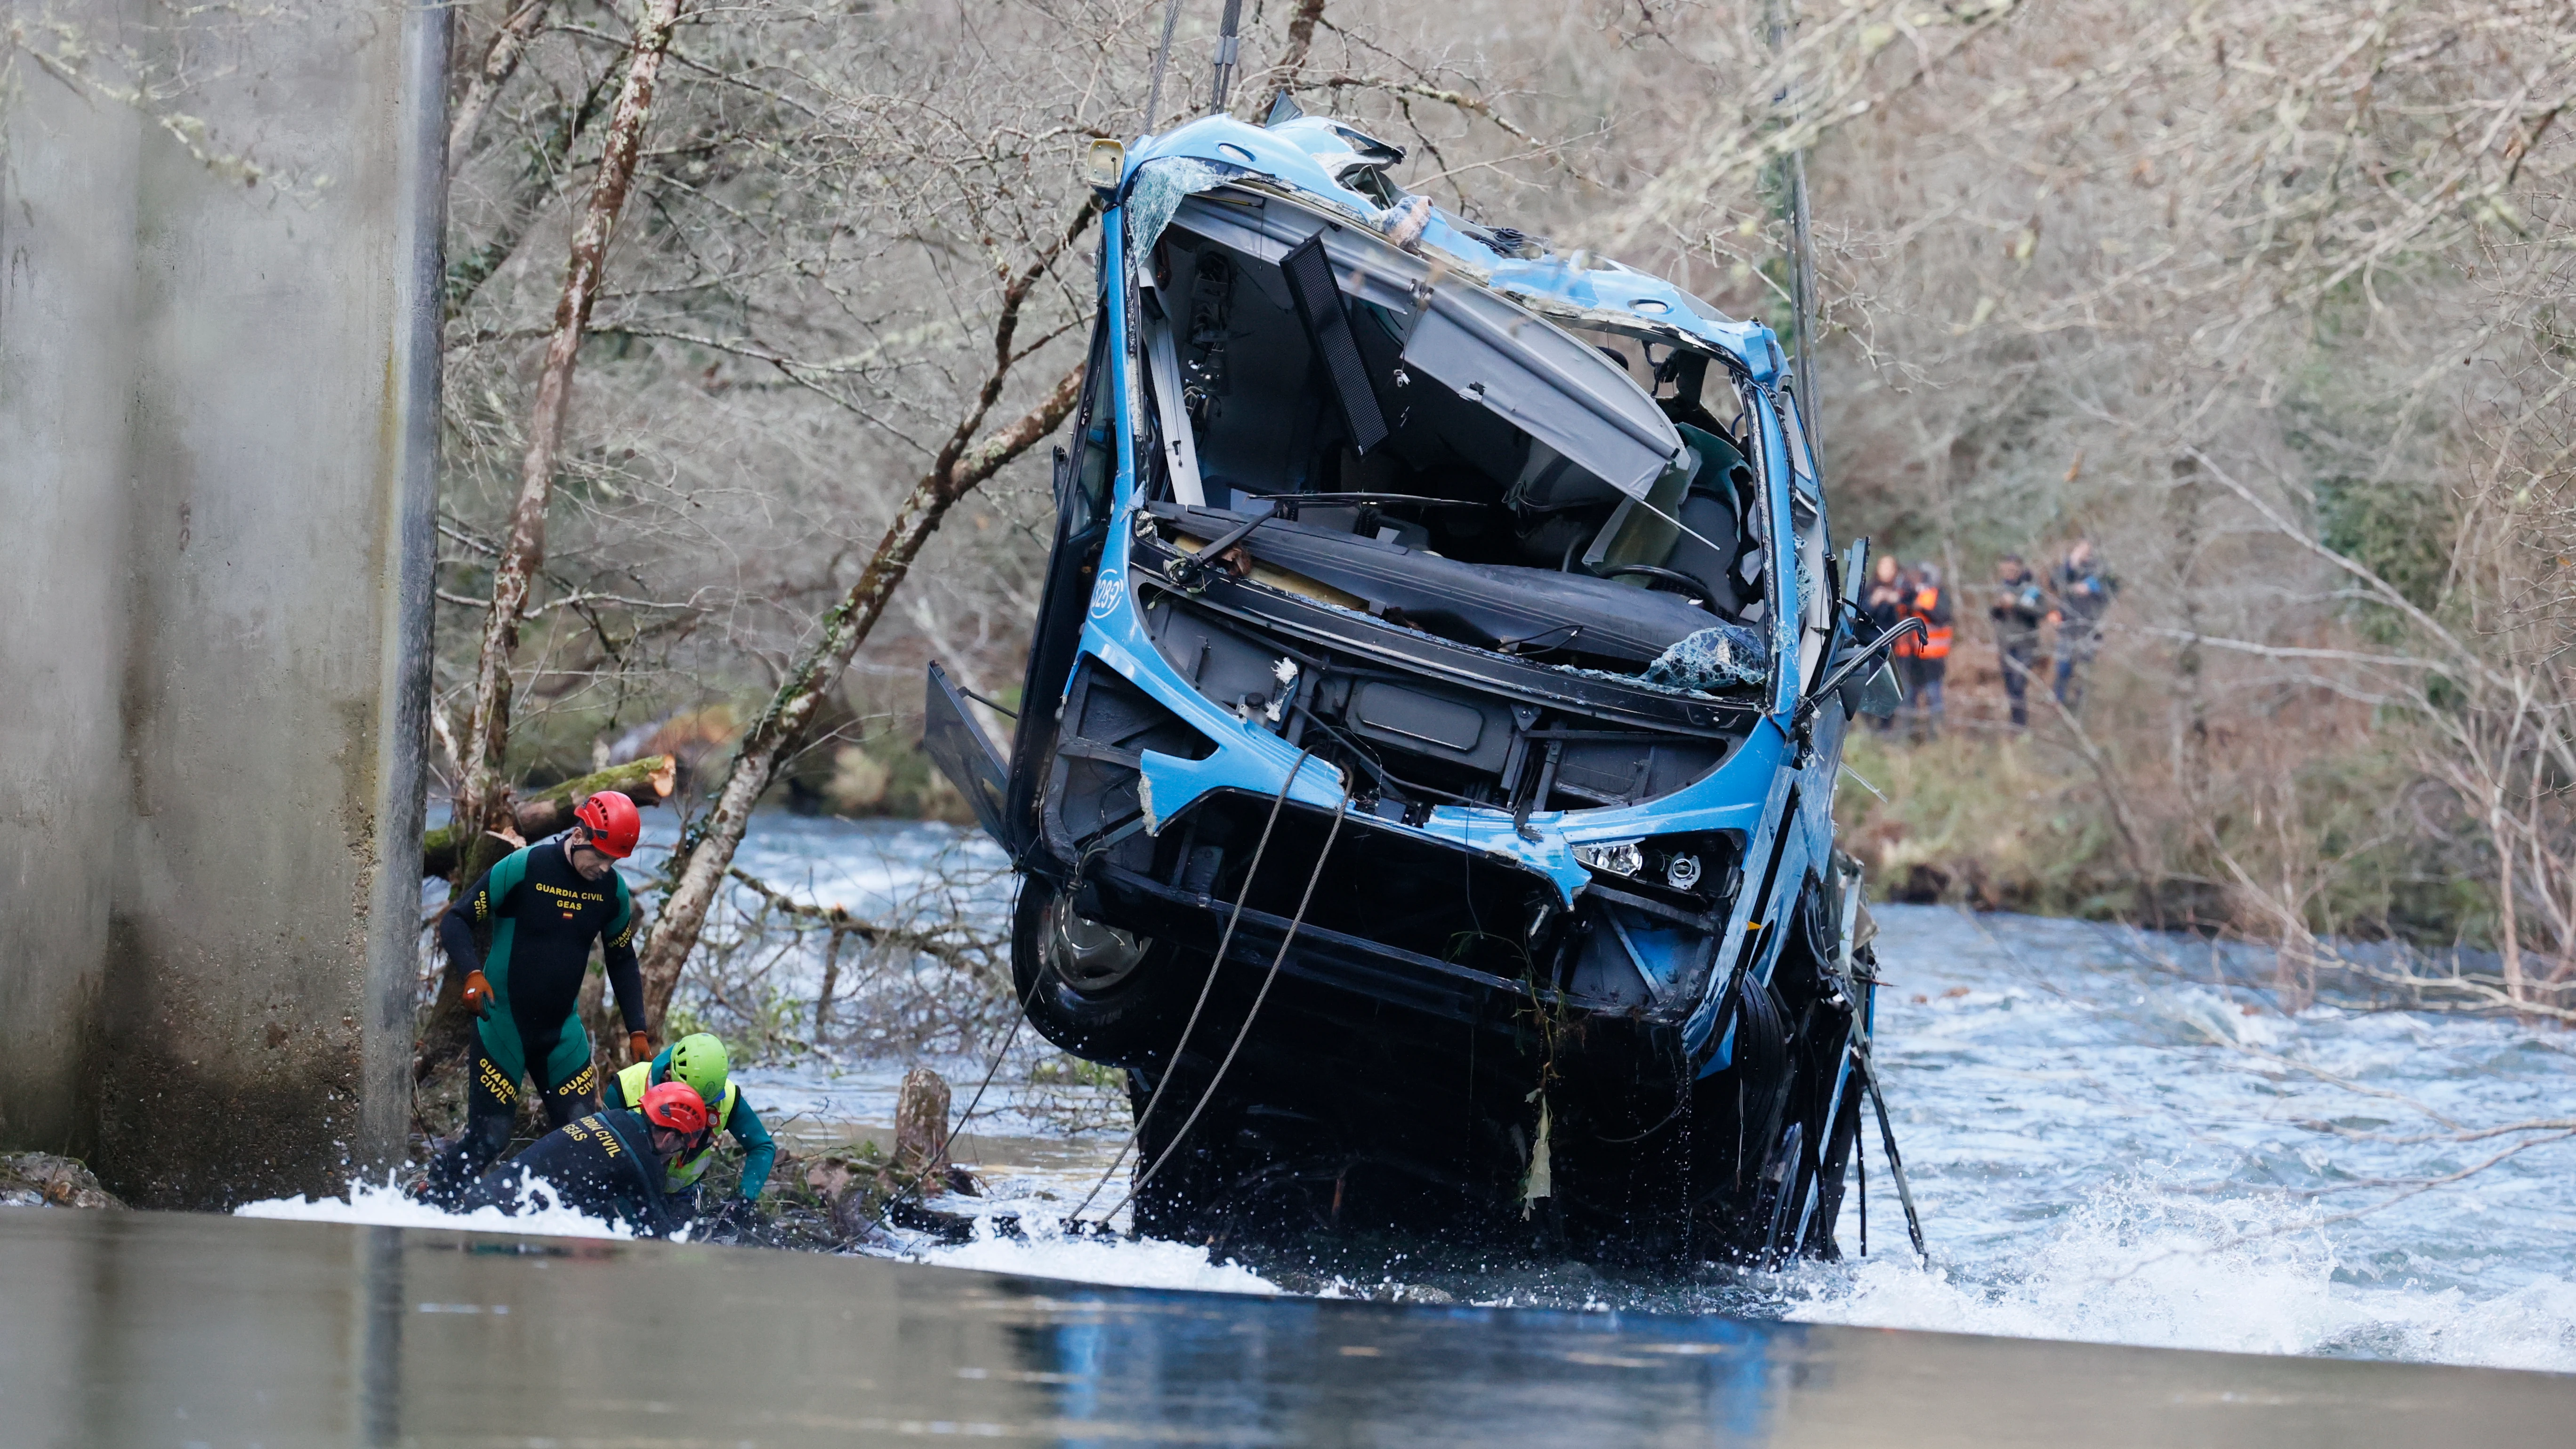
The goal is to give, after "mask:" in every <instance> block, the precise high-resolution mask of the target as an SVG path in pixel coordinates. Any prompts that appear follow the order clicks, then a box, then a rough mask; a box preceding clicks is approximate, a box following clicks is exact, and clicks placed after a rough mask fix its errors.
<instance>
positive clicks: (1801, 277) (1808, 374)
mask: <svg viewBox="0 0 2576 1449" xmlns="http://www.w3.org/2000/svg"><path fill="white" fill-rule="evenodd" d="M1796 5H1797V0H1771V53H1772V54H1773V55H1775V56H1777V57H1780V58H1781V59H1783V60H1785V59H1786V58H1787V56H1788V53H1789V33H1790V31H1792V30H1794V29H1795V28H1796V27H1797V16H1796V10H1795V7H1796ZM1792 91H1793V87H1792V85H1791V83H1790V81H1789V79H1788V77H1787V76H1786V74H1785V73H1784V74H1783V77H1782V79H1781V83H1780V89H1779V90H1778V91H1777V92H1776V93H1774V94H1773V96H1772V102H1773V104H1774V105H1776V106H1778V107H1779V109H1780V112H1781V115H1782V117H1783V119H1784V122H1785V124H1787V125H1790V126H1793V127H1794V126H1795V125H1796V124H1797V122H1798V116H1797V105H1796V97H1795V96H1794V95H1793V94H1792ZM1780 181H1781V192H1782V197H1781V202H1782V209H1783V210H1785V211H1786V212H1787V213H1788V221H1789V305H1790V308H1791V309H1792V310H1793V311H1794V312H1795V313H1796V314H1797V315H1796V317H1795V318H1794V320H1793V321H1792V322H1791V324H1790V333H1791V342H1792V345H1793V347H1794V351H1793V352H1792V353H1791V357H1792V359H1793V360H1792V363H1791V365H1792V367H1793V368H1794V369H1795V371H1796V373H1797V393H1798V421H1799V422H1800V423H1802V424H1803V425H1805V428H1806V433H1807V453H1808V456H1810V457H1812V458H1814V459H1815V460H1816V467H1817V470H1818V471H1819V472H1821V471H1822V470H1823V468H1824V448H1825V435H1824V429H1823V428H1822V427H1821V426H1820V425H1819V424H1818V422H1817V408H1818V403H1819V401H1820V399H1818V398H1817V396H1816V349H1815V345H1814V343H1815V315H1816V249H1815V244H1814V240H1813V238H1812V237H1811V236H1810V234H1809V232H1808V226H1807V221H1808V216H1807V152H1806V148H1805V147H1803V146H1802V147H1798V148H1796V149H1794V150H1792V151H1790V152H1789V154H1788V155H1787V156H1785V157H1783V158H1782V159H1781V163H1780Z"/></svg>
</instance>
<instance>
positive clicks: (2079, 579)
mask: <svg viewBox="0 0 2576 1449" xmlns="http://www.w3.org/2000/svg"><path fill="white" fill-rule="evenodd" d="M2054 582H2055V584H2056V594H2057V608H2056V611H2055V612H2054V613H2052V614H2051V615H2050V617H2051V618H2053V619H2055V620H2056V621H2057V702H2058V703H2059V704H2062V705H2064V706H2066V708H2067V709H2068V710H2069V711H2070V712H2071V711H2073V710H2075V709H2076V708H2078V707H2079V706H2081V705H2082V704H2083V703H2084V678H2083V669H2084V666H2086V665H2088V664H2090V663H2092V662H2093V651H2094V650H2095V649H2097V648H2099V647H2101V643H2102V616H2103V615H2104V614H2105V613H2107V612H2109V610H2110V608H2111V595H2112V594H2114V593H2116V592H2117V591H2118V590H2119V587H2120V586H2119V584H2118V583H2117V582H2116V581H2114V580H2113V579H2111V578H2110V577H2108V576H2107V575H2105V574H2104V573H2103V572H2102V569H2101V566H2100V565H2099V564H2097V563H2095V562H2094V561H2093V540H2091V539H2089V538H2079V539H2077V540H2075V544H2074V546H2073V547H2071V548H2069V549H2068V550H2066V562H2064V563H2062V564H2059V565H2058V566H2057V578H2056V579H2055V580H2054Z"/></svg>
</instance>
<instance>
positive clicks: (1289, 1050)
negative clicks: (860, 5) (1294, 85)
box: [925, 106, 1894, 1262]
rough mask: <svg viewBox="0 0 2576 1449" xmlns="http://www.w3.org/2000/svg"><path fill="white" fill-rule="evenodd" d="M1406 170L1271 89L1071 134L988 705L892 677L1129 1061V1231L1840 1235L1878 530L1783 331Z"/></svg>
mask: <svg viewBox="0 0 2576 1449" xmlns="http://www.w3.org/2000/svg"><path fill="white" fill-rule="evenodd" d="M1402 155H1403V153H1402V152H1401V151H1400V150H1399V149H1398V148H1396V147H1394V146H1391V145H1388V144H1387V143H1385V142H1383V141H1381V140H1378V139H1376V138H1374V137H1371V136H1369V135H1367V134H1365V133H1363V132H1361V131H1359V130H1357V129H1355V128H1353V127H1351V126H1348V125H1345V124H1342V123H1339V122H1336V121H1333V120H1330V119H1327V118H1323V117H1319V116H1307V115H1301V114H1297V113H1295V112H1294V109H1293V107H1287V106H1282V107H1281V108H1280V109H1279V111H1277V112H1275V113H1274V114H1273V116H1272V117H1271V119H1270V121H1269V122H1268V123H1267V124H1264V125H1259V126H1255V125H1248V124H1244V123H1241V122H1238V121H1235V120H1232V119H1230V118H1226V117H1222V116H1217V117H1210V118H1208V119H1204V120H1200V121H1196V122H1194V123H1191V124H1188V125H1185V126H1181V127H1179V128H1177V129H1175V130H1172V131H1170V132H1168V133H1166V134H1163V135H1160V136H1155V137H1148V138H1145V139H1143V140H1141V141H1139V142H1137V143H1136V144H1134V145H1133V146H1121V145H1118V144H1116V143H1111V142H1102V143H1098V144H1097V145H1096V146H1095V148H1094V151H1093V154H1092V156H1091V157H1090V165H1089V173H1090V179H1091V181H1092V184H1093V185H1094V186H1095V187H1096V188H1097V189H1098V193H1099V198H1100V202H1101V205H1102V206H1103V208H1104V227H1103V231H1102V245H1101V249H1100V271H1099V277H1100V296H1099V303H1100V313H1099V319H1098V324H1097V327H1096V329H1095V331H1094V335H1093V338H1092V341H1091V352H1090V362H1089V366H1088V371H1087V376H1086V378H1085V381H1084V386H1083V391H1082V395H1081V400H1080V403H1079V406H1078V411H1077V413H1076V415H1075V419H1074V424H1073V436H1072V438H1071V440H1070V444H1069V446H1067V447H1065V448H1061V449H1059V450H1058V452H1057V455H1056V471H1055V479H1054V486H1055V499H1056V505H1057V530H1056V535H1055V541H1054V553H1053V558H1052V561H1051V564H1050V567H1049V572H1048V575H1047V580H1046V584H1045V588H1044V593H1043V598H1042V603H1041V606H1040V609H1039V612H1038V614H1037V617H1036V619H1035V622H1034V629H1033V637H1032V640H1031V644H1030V650H1029V659H1028V667H1027V674H1026V679H1025V686H1024V689H1023V691H1022V696H1021V700H1022V705H1021V710H1020V713H1019V715H1018V716H1017V724H1016V730H1015V733H1014V734H1013V737H1012V739H1011V742H1010V745H1009V748H1008V750H1007V752H1005V751H1004V750H1003V749H1002V748H1000V747H999V746H997V745H996V744H995V743H994V742H993V740H992V738H991V736H990V735H988V734H987V733H986V732H985V730H984V729H983V728H982V726H981V725H980V724H979V723H978V721H977V719H976V717H975V715H974V714H973V713H972V712H971V711H970V710H969V708H968V706H967V702H966V700H965V698H964V697H963V696H962V695H961V692H960V691H959V689H958V688H957V687H956V686H955V685H954V684H953V683H951V682H950V681H949V680H948V678H947V677H946V676H945V675H944V673H942V672H941V671H940V670H939V668H938V667H937V666H936V665H935V664H934V665H933V666H932V670H931V678H930V682H929V691H928V698H927V707H926V712H925V718H926V729H925V744H926V746H927V747H928V749H929V750H930V752H931V754H932V755H933V757H934V758H935V759H936V760H937V761H938V763H939V764H940V766H941V768H942V770H943V771H944V772H945V773H946V774H947V775H948V777H949V778H950V779H951V780H952V781H953V782H954V783H955V784H956V785H957V786H958V788H959V789H960V790H961V791H962V792H963V793H964V794H965V796H966V797H967V799H968V800H969V801H970V802H971V803H972V805H973V807H974V809H975V812H976V815H977V818H978V820H979V821H980V822H981V824H982V825H983V827H984V829H985V830H987V831H988V832H989V833H990V834H991V835H992V836H993V837H994V838H995V839H996V840H998V841H999V842H1001V844H1002V845H1003V847H1004V848H1005V849H1006V850H1007V851H1008V852H1009V853H1010V855H1011V857H1012V859H1013V860H1014V862H1015V863H1016V865H1017V867H1018V870H1019V872H1020V882H1021V884H1020V892H1019V895H1018V899H1017V903H1016V906H1015V911H1014V926H1013V948H1014V971H1015V976H1016V984H1017V986H1018V989H1019V992H1020V996H1021V1000H1022V1002H1023V1003H1024V1006H1025V1009H1026V1011H1027V1015H1028V1019H1029V1021H1030V1022H1031V1023H1032V1024H1033V1025H1034V1026H1035V1028H1036V1029H1037V1030H1038V1031H1039V1032H1041V1033H1042V1034H1043V1035H1044V1036H1045V1037H1046V1038H1047V1039H1048V1040H1049V1041H1051V1042H1053V1043H1055V1044H1056V1045H1058V1046H1060V1047H1062V1048H1063V1049H1065V1050H1066V1051H1068V1052H1071V1053H1074V1054H1076V1055H1078V1056H1080V1057H1083V1058H1086V1059H1088V1060H1091V1061H1094V1062H1099V1063H1105V1064H1110V1065H1114V1066H1116V1067H1120V1068H1124V1069H1125V1072H1126V1080H1127V1082H1128V1090H1129V1092H1130V1095H1131V1096H1132V1098H1133V1101H1134V1106H1135V1110H1136V1113H1137V1118H1138V1127H1137V1133H1136V1140H1135V1144H1134V1145H1135V1148H1136V1157H1135V1161H1134V1167H1133V1175H1132V1178H1131V1181H1130V1189H1129V1190H1130V1194H1131V1196H1132V1201H1133V1204H1134V1209H1135V1212H1134V1222H1135V1224H1136V1226H1137V1228H1138V1229H1139V1230H1140V1231H1143V1232H1146V1233H1149V1234H1156V1235H1162V1236H1174V1237H1179V1236H1188V1237H1190V1238H1192V1239H1193V1240H1206V1239H1213V1238H1228V1239H1239V1238H1250V1237H1273V1238H1275V1237H1280V1236H1283V1235H1285V1236H1294V1235H1296V1234H1301V1233H1308V1232H1315V1231H1323V1232H1332V1231H1336V1230H1339V1231H1362V1230H1376V1229H1395V1230H1411V1229H1428V1230H1437V1231H1439V1232H1442V1233H1444V1234H1468V1235H1478V1236H1490V1237H1495V1238H1500V1239H1505V1240H1508V1239H1510V1238H1512V1237H1513V1236H1514V1235H1519V1234H1538V1235H1543V1236H1545V1237H1548V1238H1551V1239H1554V1240H1557V1241H1564V1242H1576V1243H1585V1244H1601V1245H1626V1246H1629V1247H1633V1248H1635V1249H1637V1250H1640V1251H1644V1252H1651V1253H1662V1254H1688V1255H1695V1256H1697V1257H1700V1258H1731V1259H1735V1260H1739V1261H1764V1262H1777V1261H1780V1260H1782V1259H1784V1258H1786V1257H1790V1256H1794V1255H1800V1254H1805V1255H1820V1256H1833V1255H1834V1254H1836V1253H1837V1251H1838V1245H1837V1244H1836V1241H1835V1237H1834V1226H1835V1223H1836V1221H1837V1218H1838V1213H1839V1208H1840V1204H1841V1200H1842V1196H1843V1193H1844V1184H1845V1181H1846V1178H1847V1176H1848V1175H1849V1171H1850V1167H1851V1162H1852V1158H1853V1153H1854V1150H1855V1143H1856V1140H1857V1138H1858V1135H1859V1133H1860V1129H1861V1123H1862V1098H1863V1096H1864V1095H1865V1094H1867V1089H1868V1086H1869V1083H1868V1079H1867V1060H1868V1059H1867V1042H1868V1033H1869V1027H1870V1019H1871V1004H1872V996H1873V992H1874V989H1875V971H1874V964H1873V958H1872V955H1871V952H1870V950H1869V941H1868V934H1869V928H1868V925H1867V921H1866V913H1865V912H1864V911H1863V910H1862V909H1861V907H1860V893H1859V872H1858V868H1857V866H1856V865H1855V864H1854V863H1853V862H1852V861H1851V859H1850V858H1849V857H1848V856H1846V855H1844V854H1842V853H1841V852H1839V851H1838V850H1837V849H1836V847H1835V835H1834V822H1833V815H1832V802H1833V786H1834V782H1835V776H1836V772H1837V770H1838V769H1839V767H1840V760H1841V753H1842V741H1843V735H1844V731H1845V729H1846V728H1847V726H1848V724H1849V722H1850V721H1851V719H1852V718H1853V717H1854V716H1855V715H1856V714H1862V713H1873V714H1883V713H1885V712H1886V711H1887V710H1888V709H1890V708H1892V707H1893V705H1894V682H1893V679H1892V676H1890V675H1889V674H1888V672H1887V671H1886V667H1885V662H1884V652H1885V650H1886V649H1887V647H1888V645H1889V644H1890V642H1891V640H1890V639H1889V638H1887V637H1881V636H1879V635H1878V633H1877V631H1875V630H1874V629H1872V628H1871V626H1870V625H1869V623H1868V621H1867V620H1866V618H1865V616H1863V615H1862V614H1861V612H1860V611H1859V610H1858V609H1857V608H1855V607H1853V604H1852V597H1853V594H1854V592H1855V590H1856V586H1857V582H1858V579H1859V576H1860V571H1861V568H1862V565H1863V564H1864V563H1865V561H1866V544H1865V542H1855V543H1854V544H1853V545H1852V546H1851V548H1850V549H1849V550H1848V551H1847V552H1844V553H1842V554H1841V555H1839V556H1838V555H1837V554H1836V552H1835V550H1834V549H1833V548H1832V546H1831V544H1830V542H1829V539H1828V533H1827V525H1826V507H1825V498H1824V493H1823V490H1822V486H1821V483H1820V480H1819V479H1818V477H1817V469H1816V466H1815V464H1814V462H1813V460H1812V458H1811V456H1810V454H1809V451H1808V439H1807V436H1806V431H1805V427H1804V425H1803V423H1802V421H1801V419H1800V417H1799V413H1798V401H1797V399H1796V398H1795V397H1794V396H1793V389H1792V388H1791V386H1790V376H1789V372H1788V370H1787V368H1786V367H1785V365H1784V359H1783V356H1782V351H1781V348H1780V345H1779V343H1778V341H1777V340H1776V339H1775V337H1774V336H1773V334H1772V332H1771V330H1770V329H1769V328H1767V327H1765V326H1764V325H1762V324H1760V323H1758V322H1748V321H1738V320H1733V319H1730V318H1727V317H1725V316H1723V315H1721V314H1720V313H1719V312H1717V311H1716V310H1715V309H1714V308H1712V307H1711V306H1709V305H1708V304H1707V303H1705V302H1702V301H1700V300H1698V299H1696V298H1694V297H1692V296H1690V295H1689V294H1687V293H1685V292H1683V291H1682V290H1680V289H1679V288H1677V287H1675V286H1673V285H1672V284H1671V283H1669V282H1666V281H1663V280H1661V279H1659V278H1657V277H1654V276H1650V275H1647V274H1645V273H1643V272H1640V271H1636V270H1633V269H1630V268H1628V267H1624V266H1621V265H1619V264H1617V263H1614V262H1610V261H1607V260H1604V259H1601V258H1597V257H1591V256H1587V255H1586V254H1585V253H1584V252H1581V251H1575V252H1572V253H1571V254H1570V255H1568V254H1559V253H1557V252H1555V251H1552V250H1550V249H1549V248H1548V247H1547V245H1546V244H1545V243H1543V242H1542V241H1540V240H1538V239H1536V238H1533V237H1530V236H1526V235H1523V234H1521V233H1518V232H1516V231H1512V230H1509V229H1503V228H1488V227H1484V226H1479V225H1476V224H1473V223H1471V222H1469V221H1467V220H1465V219H1464V218H1461V217H1459V216H1455V215H1452V214H1450V213H1448V212H1445V211H1443V210H1441V209H1440V208H1438V207H1436V206H1434V205H1432V204H1431V202H1430V201H1429V199H1428V198H1426V197H1422V196H1418V195H1409V194H1407V193H1405V192H1404V191H1403V190H1402V189H1401V188H1400V187H1398V185H1397V184H1396V183H1395V181H1394V180H1393V179H1392V178H1391V176H1390V172H1391V169H1392V168H1393V167H1394V166H1395V165H1396V163H1397V162H1399V161H1400V160H1401V159H1402ZM1881 1111H1882V1122H1883V1108H1882V1109H1881ZM1887 1146H1888V1148H1889V1150H1891V1151H1892V1149H1893V1143H1892V1142H1890V1143H1888V1144H1887ZM1104 1206H1106V1204H1104Z"/></svg>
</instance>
